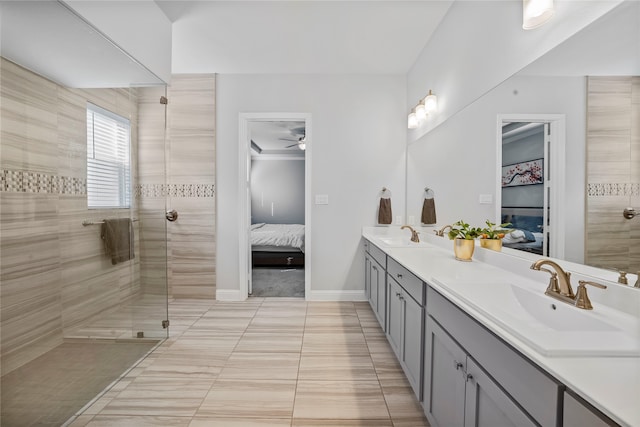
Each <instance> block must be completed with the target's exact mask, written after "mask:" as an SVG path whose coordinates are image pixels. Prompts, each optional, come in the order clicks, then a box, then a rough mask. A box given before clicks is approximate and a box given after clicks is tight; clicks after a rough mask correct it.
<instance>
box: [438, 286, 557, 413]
mask: <svg viewBox="0 0 640 427" xmlns="http://www.w3.org/2000/svg"><path fill="white" fill-rule="evenodd" d="M427 293H428V295H427V313H428V314H429V316H431V317H432V318H433V319H435V321H437V322H438V323H439V324H440V326H441V327H442V328H443V329H444V330H445V331H447V333H448V334H450V335H451V336H452V337H453V338H454V339H455V340H456V341H457V342H458V343H459V344H460V345H461V346H462V347H463V348H464V350H465V351H466V352H467V353H468V354H469V355H470V356H471V357H472V358H473V359H475V360H476V361H477V362H478V364H480V366H482V368H483V369H484V370H485V371H486V372H487V373H488V374H489V375H490V376H491V377H493V379H494V380H495V381H496V382H497V383H498V384H499V385H500V387H502V389H504V390H505V391H506V392H507V393H508V394H509V395H510V396H511V397H512V398H513V400H515V401H516V402H518V404H519V405H520V406H522V408H523V409H524V410H525V411H527V412H528V413H529V415H530V416H532V417H533V418H534V419H535V420H536V422H538V423H539V424H540V425H542V426H557V425H559V414H560V413H561V408H559V407H558V402H560V401H561V400H560V399H561V393H562V391H563V389H564V386H563V385H562V384H560V383H558V382H556V380H554V379H553V378H551V377H550V376H548V375H547V374H546V373H545V372H543V371H542V370H541V369H540V368H539V367H537V366H536V365H534V364H533V363H532V362H530V361H529V360H528V359H526V358H525V357H524V356H522V355H521V354H520V353H518V352H517V351H516V350H515V349H513V348H512V347H510V346H509V345H508V344H506V343H505V342H504V341H502V340H501V339H500V338H498V337H496V336H495V335H493V334H492V333H491V332H489V331H488V330H487V329H485V328H484V327H483V326H482V325H480V324H479V323H478V322H476V321H475V320H474V319H472V318H471V317H470V316H469V315H467V314H466V313H464V312H463V311H462V310H460V309H459V308H458V307H456V306H455V305H454V304H452V303H451V302H450V301H449V300H447V299H446V298H445V297H443V296H442V295H440V294H439V293H438V292H437V291H435V290H434V289H433V288H431V287H428V289H427Z"/></svg>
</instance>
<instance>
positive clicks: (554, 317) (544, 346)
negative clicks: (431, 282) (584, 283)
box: [444, 281, 640, 357]
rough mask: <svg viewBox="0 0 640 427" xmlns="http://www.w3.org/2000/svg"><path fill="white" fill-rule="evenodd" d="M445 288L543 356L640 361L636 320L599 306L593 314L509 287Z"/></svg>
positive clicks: (493, 284) (457, 284)
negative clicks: (602, 357) (604, 357)
mask: <svg viewBox="0 0 640 427" xmlns="http://www.w3.org/2000/svg"><path fill="white" fill-rule="evenodd" d="M444 286H445V287H446V288H448V289H449V290H451V291H453V292H454V293H455V294H456V296H457V297H459V298H460V299H462V300H464V301H465V302H466V303H467V304H469V305H471V306H473V307H474V308H476V309H477V310H479V311H481V312H482V314H484V315H485V316H487V317H489V318H490V319H491V320H493V321H494V322H496V323H498V324H499V325H500V326H501V327H503V328H504V329H506V330H508V331H509V332H511V333H512V334H513V335H515V336H517V337H518V338H519V339H520V340H522V341H524V342H526V343H527V344H528V345H530V346H531V347H532V348H533V349H535V350H536V351H537V352H538V353H540V354H542V355H544V356H549V357H562V356H573V357H575V356H583V357H590V356H627V357H629V356H636V357H637V356H640V342H639V340H638V339H637V337H638V335H639V334H640V324H639V323H640V322H639V321H638V319H637V318H634V317H632V316H628V318H624V317H625V315H623V314H616V315H613V314H611V310H610V309H605V308H603V307H597V306H596V303H594V306H595V308H594V309H593V310H582V309H579V308H576V307H574V306H572V305H570V304H567V303H564V302H562V301H558V300H556V299H554V298H551V297H549V296H547V295H544V289H540V291H539V292H536V291H534V290H531V289H528V288H524V287H521V286H517V285H515V284H512V283H507V282H485V283H478V282H473V281H452V282H447V283H446V285H444ZM605 311H606V312H607V313H605ZM620 316H622V318H624V319H622V318H621V317H620ZM618 325H621V326H622V325H624V328H623V327H621V326H618Z"/></svg>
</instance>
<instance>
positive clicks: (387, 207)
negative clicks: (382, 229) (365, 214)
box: [378, 197, 393, 224]
mask: <svg viewBox="0 0 640 427" xmlns="http://www.w3.org/2000/svg"><path fill="white" fill-rule="evenodd" d="M392 218H393V215H392V214H391V199H389V198H385V197H382V198H380V207H379V208H378V224H391V220H392Z"/></svg>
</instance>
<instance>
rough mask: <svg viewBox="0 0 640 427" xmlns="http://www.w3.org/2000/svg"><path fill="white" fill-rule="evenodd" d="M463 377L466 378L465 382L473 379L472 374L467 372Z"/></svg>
mask: <svg viewBox="0 0 640 427" xmlns="http://www.w3.org/2000/svg"><path fill="white" fill-rule="evenodd" d="M465 379H466V381H467V382H469V381H473V375H471V374H467V376H466V378H465Z"/></svg>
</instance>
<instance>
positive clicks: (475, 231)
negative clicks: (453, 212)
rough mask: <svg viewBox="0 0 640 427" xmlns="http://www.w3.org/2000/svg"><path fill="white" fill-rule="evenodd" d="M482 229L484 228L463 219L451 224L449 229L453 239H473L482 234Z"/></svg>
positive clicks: (449, 234)
mask: <svg viewBox="0 0 640 427" xmlns="http://www.w3.org/2000/svg"><path fill="white" fill-rule="evenodd" d="M481 230H482V229H480V228H477V227H471V226H470V225H469V224H467V223H466V222H464V221H463V220H460V221H457V222H454V223H453V224H451V230H449V233H448V236H449V239H451V240H454V239H464V240H473V239H475V238H476V237H478V236H479V235H480V231H481Z"/></svg>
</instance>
